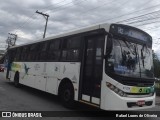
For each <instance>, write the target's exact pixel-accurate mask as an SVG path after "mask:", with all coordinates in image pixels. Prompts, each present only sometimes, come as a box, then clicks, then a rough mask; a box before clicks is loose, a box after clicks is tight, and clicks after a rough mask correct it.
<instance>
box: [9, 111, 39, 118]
mask: <svg viewBox="0 0 160 120" xmlns="http://www.w3.org/2000/svg"><path fill="white" fill-rule="evenodd" d="M12 117H42V114H41V113H29V112H28V113H16V112H13V113H12Z"/></svg>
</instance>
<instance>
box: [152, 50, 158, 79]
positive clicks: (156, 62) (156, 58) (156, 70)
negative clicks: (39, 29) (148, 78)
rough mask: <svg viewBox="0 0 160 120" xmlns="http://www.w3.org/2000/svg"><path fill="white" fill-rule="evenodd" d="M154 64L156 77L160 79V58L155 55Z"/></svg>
mask: <svg viewBox="0 0 160 120" xmlns="http://www.w3.org/2000/svg"><path fill="white" fill-rule="evenodd" d="M153 64H154V76H155V77H157V78H160V60H159V59H158V56H157V55H156V54H155V53H153Z"/></svg>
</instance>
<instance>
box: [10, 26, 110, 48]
mask: <svg viewBox="0 0 160 120" xmlns="http://www.w3.org/2000/svg"><path fill="white" fill-rule="evenodd" d="M110 25H111V24H110V23H102V24H97V25H93V26H88V27H83V28H80V29H76V30H73V31H70V32H66V33H62V34H57V35H55V36H51V37H47V38H44V39H39V40H35V41H33V42H29V43H25V44H21V45H16V46H12V47H11V48H10V49H12V48H16V47H20V46H25V45H29V44H33V43H39V42H43V41H47V40H51V39H56V38H61V37H65V36H69V35H74V34H78V33H82V32H87V31H91V30H96V29H100V28H106V27H107V28H108V30H109V27H110Z"/></svg>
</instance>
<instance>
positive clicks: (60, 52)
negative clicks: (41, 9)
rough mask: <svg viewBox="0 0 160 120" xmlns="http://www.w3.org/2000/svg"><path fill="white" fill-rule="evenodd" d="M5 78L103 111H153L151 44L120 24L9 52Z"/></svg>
mask: <svg viewBox="0 0 160 120" xmlns="http://www.w3.org/2000/svg"><path fill="white" fill-rule="evenodd" d="M7 56H8V57H6V60H5V61H7V62H6V63H7V67H6V69H5V70H6V77H7V78H8V79H9V80H10V81H13V82H14V84H15V86H16V87H17V86H19V84H23V85H26V86H29V87H33V88H36V89H39V90H42V91H45V92H48V93H51V94H54V95H59V96H60V98H61V100H62V102H63V104H64V105H65V106H66V107H71V106H72V105H73V103H74V101H78V102H82V103H86V104H89V105H93V106H95V107H98V108H100V109H103V110H137V109H145V108H151V107H154V106H155V92H154V74H153V60H152V38H151V36H150V35H149V34H147V33H146V32H144V31H142V30H139V29H137V28H134V27H131V26H127V25H122V24H99V25H95V26H91V27H88V28H84V29H80V30H76V31H72V32H68V33H65V34H61V35H57V36H54V37H49V38H45V39H42V40H39V41H36V42H32V43H27V44H24V45H18V46H14V47H12V48H10V49H9V50H8V53H7Z"/></svg>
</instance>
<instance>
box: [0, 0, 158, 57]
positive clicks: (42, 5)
mask: <svg viewBox="0 0 160 120" xmlns="http://www.w3.org/2000/svg"><path fill="white" fill-rule="evenodd" d="M36 10H38V11H40V12H43V13H46V14H48V15H49V21H48V27H47V33H46V37H48V36H52V35H55V34H59V33H63V32H67V31H71V30H74V29H77V28H80V27H85V26H89V25H93V24H97V23H101V22H103V23H104V22H109V23H114V22H119V23H124V24H128V25H131V26H134V27H138V28H140V29H142V30H145V31H146V32H148V33H149V34H150V35H151V36H152V37H153V49H154V50H155V52H156V53H158V52H159V53H158V55H159V56H160V47H159V45H160V41H159V39H160V36H159V34H160V32H159V31H160V1H159V0H1V3H0V15H1V17H0V49H4V48H3V47H4V46H5V44H6V39H7V37H8V33H13V34H17V35H18V39H17V43H16V44H22V43H26V42H30V41H32V40H38V39H40V38H42V37H43V32H44V25H45V18H44V17H43V16H42V15H39V14H37V13H35V12H36Z"/></svg>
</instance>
